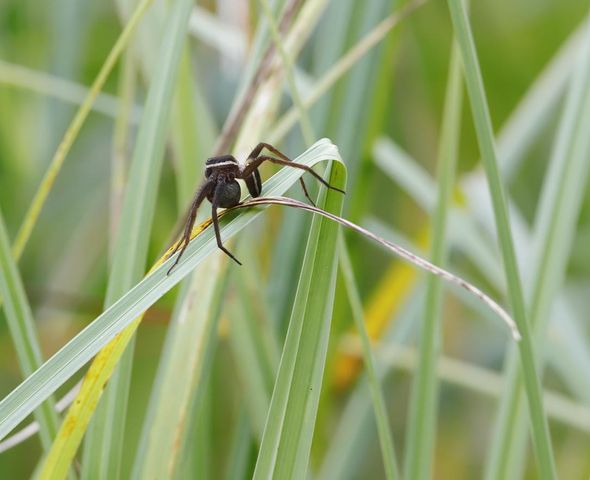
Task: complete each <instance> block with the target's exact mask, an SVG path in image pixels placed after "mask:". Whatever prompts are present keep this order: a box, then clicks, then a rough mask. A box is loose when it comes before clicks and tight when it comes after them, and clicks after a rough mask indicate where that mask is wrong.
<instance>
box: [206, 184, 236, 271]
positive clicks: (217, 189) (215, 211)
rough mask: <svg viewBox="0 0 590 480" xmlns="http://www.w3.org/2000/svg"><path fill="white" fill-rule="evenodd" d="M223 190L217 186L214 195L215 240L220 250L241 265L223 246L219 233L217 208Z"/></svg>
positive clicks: (212, 215)
mask: <svg viewBox="0 0 590 480" xmlns="http://www.w3.org/2000/svg"><path fill="white" fill-rule="evenodd" d="M222 189H223V185H217V186H216V187H215V193H214V194H213V201H212V202H211V218H212V219H213V228H214V229H215V239H216V240H217V246H218V247H219V249H220V250H222V251H223V252H224V253H225V254H226V255H228V256H229V257H230V258H231V259H232V260H233V261H234V262H236V263H237V264H238V265H241V264H242V262H240V261H239V260H238V259H237V258H236V257H234V255H233V254H232V253H231V252H230V251H229V250H228V249H227V248H225V247H224V246H223V243H222V242H221V232H220V231H219V219H218V218H217V206H218V205H219V195H220V193H221V190H222Z"/></svg>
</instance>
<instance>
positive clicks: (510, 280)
mask: <svg viewBox="0 0 590 480" xmlns="http://www.w3.org/2000/svg"><path fill="white" fill-rule="evenodd" d="M448 6H449V10H450V12H451V18H452V21H453V27H454V30H455V35H456V37H457V42H458V44H459V47H460V51H461V58H462V61H463V65H464V69H465V82H466V84H467V91H468V94H469V98H470V103H471V109H472V112H473V118H474V124H475V129H476V133H477V138H478V142H479V146H480V151H481V156H482V161H483V164H484V168H485V170H486V176H487V179H488V185H489V188H490V194H491V197H492V203H493V207H494V215H495V220H496V228H497V233H498V241H499V244H500V249H501V252H502V258H503V261H504V269H505V273H506V282H507V284H508V293H509V297H510V303H511V306H512V309H513V312H514V318H515V320H516V322H517V325H518V328H519V330H520V332H521V334H522V341H521V342H520V343H519V353H520V360H521V366H522V372H523V377H524V381H525V385H526V391H527V397H528V405H529V414H530V418H531V426H532V433H533V435H532V437H533V445H534V447H535V454H536V460H537V464H538V466H539V474H540V476H541V478H555V475H556V474H555V461H554V457H553V449H552V446H551V440H550V438H549V429H548V426H547V419H546V417H545V414H544V409H543V400H542V398H541V393H540V390H541V389H540V380H539V377H538V375H537V371H536V368H535V356H534V352H533V339H532V338H531V332H530V327H529V324H528V322H527V318H526V312H525V304H524V296H523V292H522V286H521V283H520V275H519V271H518V265H517V262H516V255H515V251H514V244H513V241H512V233H511V227H510V223H509V218H508V211H507V208H506V199H505V193H504V187H503V185H502V181H501V179H500V175H499V171H498V164H497V160H496V151H495V146H494V139H493V133H492V126H491V119H490V114H489V111H488V106H487V102H486V98H485V91H484V87H483V80H482V76H481V72H480V69H479V63H478V59H477V53H476V51H475V44H474V41H473V36H472V34H471V29H470V25H469V21H468V17H467V9H466V7H465V3H464V2H463V1H462V0H448Z"/></svg>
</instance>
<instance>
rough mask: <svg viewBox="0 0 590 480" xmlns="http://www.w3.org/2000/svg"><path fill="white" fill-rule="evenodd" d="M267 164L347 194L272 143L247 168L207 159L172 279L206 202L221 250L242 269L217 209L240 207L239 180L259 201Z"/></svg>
mask: <svg viewBox="0 0 590 480" xmlns="http://www.w3.org/2000/svg"><path fill="white" fill-rule="evenodd" d="M265 148H266V149H267V150H268V151H270V152H272V153H273V154H274V155H276V156H271V155H261V152H262V150H263V149H265ZM277 157H278V158H277ZM266 160H268V161H269V162H272V163H276V164H278V165H285V166H287V167H294V168H299V169H301V170H305V171H306V172H309V173H310V174H312V175H313V176H314V177H315V178H316V179H317V180H318V181H319V182H321V183H322V184H323V185H325V186H326V187H328V188H331V189H332V190H337V191H339V192H341V193H345V192H344V190H341V189H339V188H336V187H333V186H332V185H330V184H329V183H328V182H326V181H325V180H324V179H323V178H322V177H320V176H319V175H318V174H317V173H316V172H314V171H313V170H312V169H311V168H310V167H308V166H307V165H302V164H300V163H295V162H293V161H292V160H291V159H290V158H288V157H287V156H286V155H284V154H283V153H281V152H280V151H279V150H277V149H276V148H275V147H273V146H272V145H270V144H268V143H259V144H258V145H257V146H256V148H255V149H254V150H252V152H251V153H250V155H249V156H248V159H247V160H246V164H245V165H240V164H239V163H238V161H237V160H236V159H235V158H234V157H233V156H232V155H221V156H219V157H211V158H209V159H207V162H206V164H205V181H204V182H203V183H202V184H201V186H200V187H199V189H198V190H197V193H196V195H195V198H194V199H193V203H192V205H191V208H190V213H189V215H188V218H187V221H186V224H185V227H184V233H183V235H182V238H181V239H180V241H179V242H178V243H177V244H176V246H175V247H174V250H173V251H172V253H171V254H170V257H172V256H173V255H174V254H175V253H176V252H179V253H178V256H177V257H176V261H175V262H174V264H173V265H172V266H171V267H170V269H169V270H168V275H169V274H170V272H171V271H172V270H173V269H174V267H176V265H177V264H178V262H179V261H180V258H181V257H182V255H183V253H184V251H185V250H186V248H187V247H188V244H189V242H190V239H191V232H192V230H193V226H194V224H195V218H196V217H197V210H198V208H199V205H201V202H202V201H203V200H204V199H205V198H206V199H207V200H209V201H210V202H211V218H212V220H213V228H214V229H215V238H216V239H217V246H218V247H219V248H220V249H221V250H223V251H224V252H225V253H226V254H227V255H228V256H229V257H230V258H231V259H232V260H234V261H235V262H236V263H237V264H238V265H241V263H240V261H239V260H238V259H237V258H236V257H234V256H233V255H232V253H231V252H230V251H229V250H228V249H227V248H225V247H224V246H223V243H222V242H221V234H220V232H219V219H218V218H217V208H218V207H221V208H231V207H235V206H236V205H238V204H239V203H240V196H241V190H240V185H239V183H238V182H236V179H242V180H244V181H245V182H246V187H248V191H249V192H250V195H252V197H259V196H260V193H261V189H262V182H261V180H260V172H259V171H258V167H260V164H261V163H262V162H264V161H266ZM299 181H300V183H301V186H302V187H303V192H304V193H305V196H306V197H307V199H308V200H309V201H310V202H311V203H312V204H313V200H312V199H311V198H310V197H309V194H308V192H307V188H305V183H304V182H303V179H302V178H300V179H299Z"/></svg>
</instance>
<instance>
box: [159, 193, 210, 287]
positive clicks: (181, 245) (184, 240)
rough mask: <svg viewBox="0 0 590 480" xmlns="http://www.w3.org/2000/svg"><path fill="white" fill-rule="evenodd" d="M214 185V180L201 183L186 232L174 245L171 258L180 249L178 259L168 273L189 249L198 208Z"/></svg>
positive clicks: (168, 273)
mask: <svg viewBox="0 0 590 480" xmlns="http://www.w3.org/2000/svg"><path fill="white" fill-rule="evenodd" d="M213 185H214V184H213V182H206V183H204V184H203V185H201V187H200V188H199V190H198V191H197V194H196V195H195V198H194V200H193V203H192V205H191V208H190V212H189V215H188V218H187V220H186V223H185V225H184V233H183V234H182V237H181V238H180V239H179V240H178V242H177V243H176V245H175V246H174V249H173V250H172V253H171V254H170V255H169V258H170V257H172V256H173V255H174V254H175V253H176V252H178V251H179V250H180V252H179V254H178V256H177V257H176V261H175V262H174V263H173V264H172V266H171V267H170V268H169V269H168V272H167V273H166V275H170V272H172V270H173V269H174V267H176V265H178V262H179V261H180V258H181V257H182V255H183V254H184V251H185V250H186V249H187V247H188V244H189V243H190V241H191V233H192V231H193V227H194V226H195V219H196V218H197V210H198V209H199V206H200V205H201V203H202V202H203V200H204V199H205V197H207V195H208V194H209V193H210V191H211V188H212V187H213Z"/></svg>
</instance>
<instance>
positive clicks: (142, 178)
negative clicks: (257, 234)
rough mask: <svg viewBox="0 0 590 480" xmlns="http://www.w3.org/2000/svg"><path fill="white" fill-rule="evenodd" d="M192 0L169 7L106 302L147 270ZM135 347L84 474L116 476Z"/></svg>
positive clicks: (97, 422)
mask: <svg viewBox="0 0 590 480" xmlns="http://www.w3.org/2000/svg"><path fill="white" fill-rule="evenodd" d="M191 4H192V2H191V1H190V0H178V1H177V2H175V3H174V4H173V6H172V7H171V8H170V12H169V15H168V17H167V20H166V23H165V25H166V28H165V33H164V37H163V39H162V44H161V47H160V50H159V56H160V58H161V61H160V62H159V69H158V71H157V72H156V73H155V74H154V77H153V81H152V84H151V86H150V90H149V92H148V97H147V101H146V107H145V111H144V115H143V117H142V121H141V124H140V127H139V132H138V137H137V144H136V147H135V150H134V152H133V158H132V160H131V167H130V172H129V185H128V188H127V192H126V194H125V199H124V203H123V209H122V213H121V221H120V228H119V230H118V232H117V238H116V243H115V247H114V253H113V262H112V269H111V272H110V275H109V283H108V287H107V295H106V299H105V304H106V305H107V306H109V305H112V304H113V302H114V301H115V300H117V299H118V298H120V297H121V296H122V295H124V294H125V293H126V292H127V291H128V290H129V289H130V288H131V286H132V285H133V284H134V283H135V282H137V281H138V280H139V279H140V278H141V277H142V275H143V274H144V272H145V263H146V256H147V248H148V242H149V234H148V233H147V232H149V231H150V229H151V223H152V218H153V213H154V208H155V203H156V195H157V191H158V181H159V177H160V170H161V166H162V162H163V154H164V143H165V139H166V135H167V133H168V119H169V117H170V110H171V109H170V105H171V104H172V101H173V93H174V86H175V83H176V78H177V73H178V65H179V62H180V57H181V53H182V49H183V47H184V41H185V36H186V30H187V24H188V15H189V12H190V8H191ZM132 359H133V348H128V353H126V354H125V355H124V357H123V359H122V360H121V361H120V364H119V367H118V369H117V372H116V374H115V375H114V377H113V378H112V379H111V381H110V382H109V385H108V387H107V388H106V390H105V396H104V398H103V401H102V403H101V404H100V406H99V408H98V410H97V412H96V415H95V418H94V420H93V423H92V424H91V428H90V431H89V434H88V436H87V441H86V451H85V454H84V462H83V474H84V477H86V478H89V477H91V478H109V479H114V478H118V476H119V474H120V463H121V458H122V455H123V434H124V427H125V417H126V407H127V397H128V390H129V380H130V375H131V365H132Z"/></svg>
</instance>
